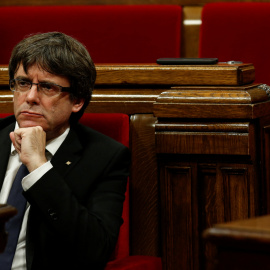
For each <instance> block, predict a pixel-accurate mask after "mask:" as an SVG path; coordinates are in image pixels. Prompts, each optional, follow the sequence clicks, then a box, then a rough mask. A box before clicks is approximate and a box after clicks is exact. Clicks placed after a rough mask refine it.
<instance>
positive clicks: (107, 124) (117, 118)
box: [80, 113, 129, 259]
mask: <svg viewBox="0 0 270 270" xmlns="http://www.w3.org/2000/svg"><path fill="white" fill-rule="evenodd" d="M80 123H82V124H83V125H85V126H89V127H91V128H93V129H95V130H97V131H99V132H101V133H103V134H105V135H107V136H109V137H111V138H113V139H115V140H116V141H118V142H120V143H122V144H124V145H125V146H127V147H129V116H128V115H126V114H120V113H85V114H83V116H82V118H81V119H80ZM122 218H123V220H124V223H123V225H122V226H121V228H120V232H119V237H118V243H117V246H116V248H115V251H114V254H113V256H112V259H122V258H125V257H127V256H129V185H127V191H126V199H125V202H124V206H123V214H122Z"/></svg>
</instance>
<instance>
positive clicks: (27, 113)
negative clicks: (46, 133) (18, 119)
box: [20, 111, 43, 117]
mask: <svg viewBox="0 0 270 270" xmlns="http://www.w3.org/2000/svg"><path fill="white" fill-rule="evenodd" d="M20 114H21V115H23V116H26V117H43V115H42V114H40V113H37V112H31V111H22V112H21V113H20Z"/></svg>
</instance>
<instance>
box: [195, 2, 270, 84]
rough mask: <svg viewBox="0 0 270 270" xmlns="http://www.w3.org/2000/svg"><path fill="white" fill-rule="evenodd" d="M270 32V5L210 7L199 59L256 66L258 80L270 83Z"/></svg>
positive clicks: (205, 14)
mask: <svg viewBox="0 0 270 270" xmlns="http://www.w3.org/2000/svg"><path fill="white" fill-rule="evenodd" d="M269 33H270V3H211V4H206V5H205V6H204V8H203V11H202V25H201V32H200V48H199V56H200V57H217V58H218V59H219V62H227V61H230V60H234V61H242V62H244V63H253V64H254V66H255V71H256V79H255V81H256V82H257V83H266V84H270V72H269V67H268V63H269V61H270V54H269V41H270V37H269ZM268 39H269V41H268Z"/></svg>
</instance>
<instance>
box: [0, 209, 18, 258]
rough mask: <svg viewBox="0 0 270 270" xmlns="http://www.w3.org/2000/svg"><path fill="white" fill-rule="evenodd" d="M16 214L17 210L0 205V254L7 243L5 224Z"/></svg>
mask: <svg viewBox="0 0 270 270" xmlns="http://www.w3.org/2000/svg"><path fill="white" fill-rule="evenodd" d="M16 214H17V209H16V208H15V207H13V206H11V205H7V204H0V253H1V252H3V251H4V249H5V246H6V243H7V233H6V231H5V223H6V222H7V221H8V220H9V219H10V218H12V217H13V216H14V215H16Z"/></svg>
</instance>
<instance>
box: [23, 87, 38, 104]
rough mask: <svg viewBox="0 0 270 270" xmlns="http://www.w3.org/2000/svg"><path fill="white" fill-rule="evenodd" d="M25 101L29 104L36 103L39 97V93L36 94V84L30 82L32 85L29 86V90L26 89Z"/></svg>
mask: <svg viewBox="0 0 270 270" xmlns="http://www.w3.org/2000/svg"><path fill="white" fill-rule="evenodd" d="M26 95H27V96H26V101H27V103H29V104H38V103H39V101H40V99H39V94H38V86H37V84H34V83H33V84H32V87H31V88H30V90H29V91H27V94H26Z"/></svg>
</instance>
